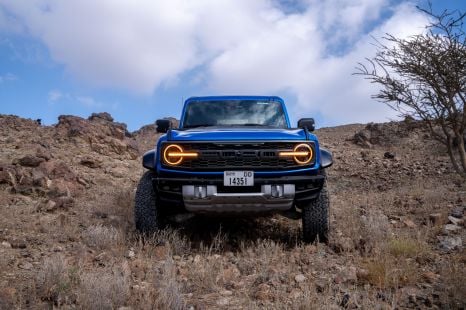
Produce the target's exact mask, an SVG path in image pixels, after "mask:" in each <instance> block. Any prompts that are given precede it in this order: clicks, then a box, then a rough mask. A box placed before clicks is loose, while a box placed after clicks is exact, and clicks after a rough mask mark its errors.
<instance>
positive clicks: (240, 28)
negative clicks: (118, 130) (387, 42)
mask: <svg viewBox="0 0 466 310" xmlns="http://www.w3.org/2000/svg"><path fill="white" fill-rule="evenodd" d="M284 2H285V3H294V4H295V5H296V6H297V7H299V9H296V10H292V9H287V10H285V9H284V5H283V3H284ZM392 2H393V1H391V0H326V1H321V0H297V1H281V2H280V1H276V0H254V1H253V0H243V1H240V0H234V1H233V0H216V1H211V0H197V1H183V0H166V1H163V0H160V1H153V0H141V1H138V2H137V4H135V3H134V2H133V1H130V0H121V1H118V2H115V1H113V0H102V1H79V0H69V1H59V0H35V1H32V0H31V1H28V2H22V1H16V0H0V7H3V8H4V11H3V12H8V18H9V19H10V20H11V19H13V20H14V21H15V24H16V26H15V29H26V30H24V31H25V33H29V34H30V35H32V36H34V37H36V38H38V39H39V40H41V41H42V42H43V43H44V44H45V45H46V46H47V47H48V49H49V50H50V53H51V56H52V57H53V59H54V60H55V61H57V62H59V63H61V64H63V65H64V66H65V68H66V70H67V71H69V72H70V73H72V74H73V75H75V76H77V77H79V78H81V79H82V80H84V81H87V82H89V83H92V84H95V85H99V86H104V87H118V88H123V89H127V90H130V91H134V92H137V93H142V94H151V93H152V92H153V91H154V90H156V89H157V87H160V86H161V85H169V86H171V87H172V85H176V83H190V82H192V81H185V80H183V79H181V80H179V79H180V76H181V75H182V74H183V73H186V72H189V71H190V70H193V69H194V70H195V71H194V72H195V80H196V83H199V85H200V87H201V88H202V87H203V88H204V92H205V93H211V94H214V93H237V94H276V95H280V93H283V92H285V93H288V94H291V95H293V96H294V97H296V98H297V103H296V104H295V105H294V106H292V107H290V110H291V111H292V112H293V114H294V116H295V118H298V117H300V116H303V115H311V114H317V113H318V114H320V115H322V116H323V117H324V118H325V119H326V120H327V122H328V123H342V122H353V121H361V122H363V121H368V120H384V119H386V117H387V116H393V114H392V113H391V112H389V110H388V109H386V108H385V107H384V106H383V105H382V104H375V103H373V101H372V100H371V99H370V94H372V93H374V86H373V85H370V84H369V83H368V82H367V81H364V80H362V79H361V78H359V77H354V76H352V75H351V73H352V72H353V71H354V67H355V65H356V63H357V62H358V61H361V60H363V59H364V57H366V56H370V55H373V53H374V49H373V47H372V45H371V44H370V42H371V39H370V35H371V34H372V35H376V36H380V34H383V33H384V32H391V33H393V34H395V35H403V36H406V35H409V34H413V33H417V32H420V31H422V30H423V29H422V25H425V24H426V20H425V18H424V17H423V16H421V15H420V14H419V13H418V12H417V11H416V10H415V9H413V8H412V7H411V6H410V5H408V4H401V5H395V6H393V3H392ZM390 6H392V7H390ZM390 10H393V14H392V16H391V17H388V18H386V20H385V22H384V23H380V22H379V20H380V16H381V13H382V12H385V13H387V12H388V11H390ZM0 12H2V11H0ZM290 12H291V13H290ZM385 15H387V14H385ZM3 16H6V14H3ZM3 20H5V17H3ZM1 21H2V17H1V15H0V27H1V25H2V23H1ZM3 24H4V23H3ZM18 25H20V26H18ZM368 31H369V32H370V33H367V32H368ZM76 99H77V100H78V98H76ZM78 101H79V102H81V104H85V105H91V104H95V101H94V102H93V101H92V100H90V99H89V98H86V97H82V98H81V100H78ZM301 114H302V115H301Z"/></svg>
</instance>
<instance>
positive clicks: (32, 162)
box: [18, 155, 45, 167]
mask: <svg viewBox="0 0 466 310" xmlns="http://www.w3.org/2000/svg"><path fill="white" fill-rule="evenodd" d="M44 161H45V159H43V158H40V157H37V156H34V155H26V156H24V157H21V158H20V159H19V160H18V163H19V164H20V165H21V166H24V167H37V166H39V165H40V164H41V163H42V162H44Z"/></svg>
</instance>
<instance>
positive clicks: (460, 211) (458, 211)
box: [450, 207, 464, 219]
mask: <svg viewBox="0 0 466 310" xmlns="http://www.w3.org/2000/svg"><path fill="white" fill-rule="evenodd" d="M450 215H451V216H453V217H456V218H459V219H460V218H463V215H464V207H456V208H453V210H451V211H450Z"/></svg>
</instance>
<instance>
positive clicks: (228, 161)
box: [169, 142, 315, 171]
mask: <svg viewBox="0 0 466 310" xmlns="http://www.w3.org/2000/svg"><path fill="white" fill-rule="evenodd" d="M296 143H297V142H261V143H231V142H228V143H202V142H195V143H179V144H180V145H181V146H182V147H183V149H184V150H185V151H195V152H197V153H198V154H199V156H198V158H195V159H189V160H184V161H183V162H182V163H181V164H179V165H178V166H176V167H171V166H169V167H170V169H182V170H193V171H218V170H228V169H233V170H238V169H243V170H247V169H251V170H255V171H260V170H284V169H290V168H303V166H302V165H298V164H296V162H295V161H294V159H293V158H291V157H290V158H285V157H279V156H278V154H279V152H280V151H291V150H293V148H294V147H295V145H296ZM313 149H314V148H313ZM314 160H315V155H314V158H313V159H312V160H311V162H310V164H309V165H307V166H310V165H312V164H313V163H314Z"/></svg>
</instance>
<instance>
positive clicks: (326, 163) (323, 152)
mask: <svg viewBox="0 0 466 310" xmlns="http://www.w3.org/2000/svg"><path fill="white" fill-rule="evenodd" d="M320 165H321V167H322V168H324V169H325V168H328V167H330V166H331V165H333V155H332V152H330V151H329V150H327V149H324V148H321V149H320Z"/></svg>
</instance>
